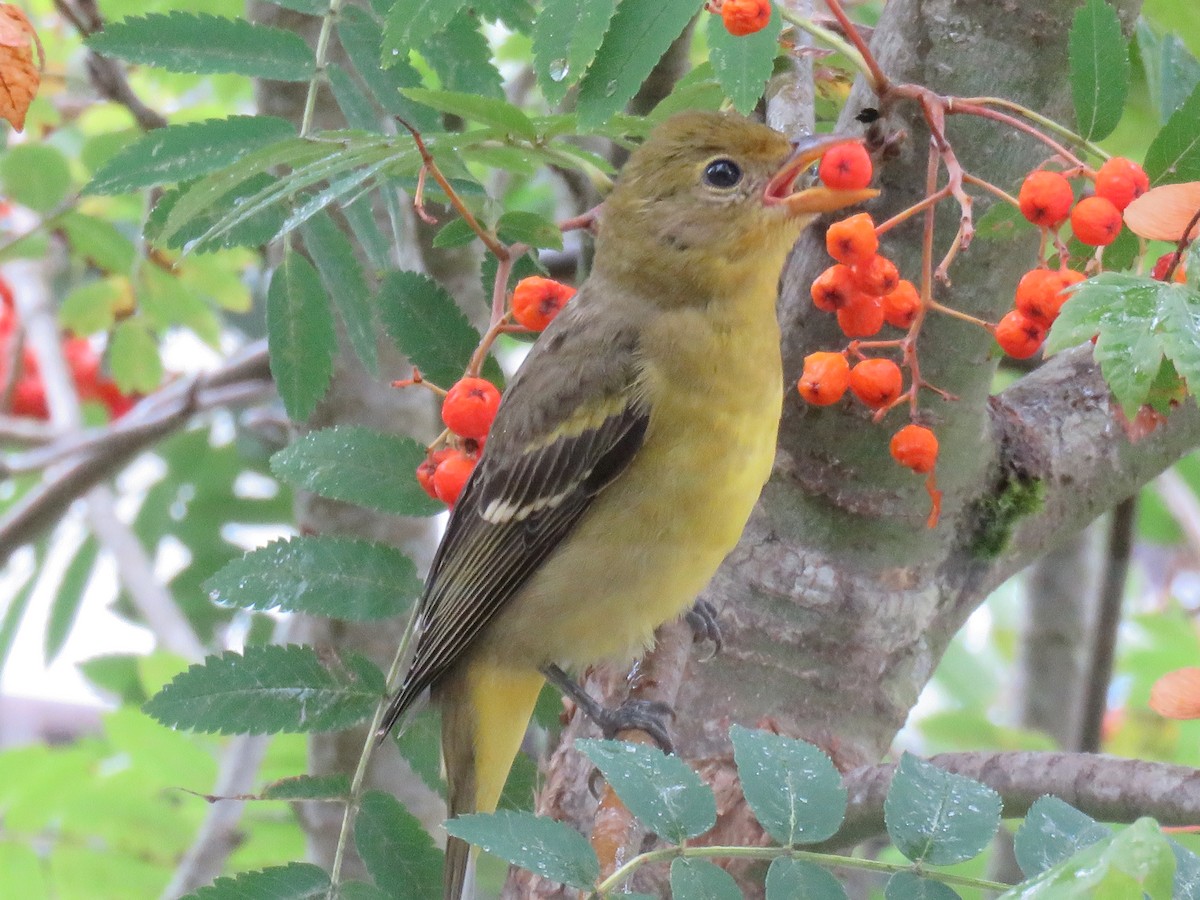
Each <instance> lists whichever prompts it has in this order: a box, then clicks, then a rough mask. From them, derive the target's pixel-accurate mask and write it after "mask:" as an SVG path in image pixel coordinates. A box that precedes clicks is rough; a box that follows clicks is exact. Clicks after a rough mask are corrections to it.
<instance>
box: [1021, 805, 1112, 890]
mask: <svg viewBox="0 0 1200 900" xmlns="http://www.w3.org/2000/svg"><path fill="white" fill-rule="evenodd" d="M1110 837H1112V831H1111V830H1110V829H1109V828H1107V827H1105V826H1104V825H1101V824H1100V823H1099V822H1097V821H1096V820H1095V819H1093V818H1092V817H1091V816H1089V815H1087V814H1086V813H1082V812H1080V811H1079V810H1077V809H1075V807H1073V806H1071V805H1070V804H1068V803H1065V802H1064V801H1062V800H1060V799H1058V798H1057V797H1051V796H1049V795H1047V796H1045V797H1039V798H1038V799H1037V800H1035V801H1034V803H1033V806H1031V807H1029V812H1027V813H1026V814H1025V821H1023V822H1022V823H1021V827H1020V828H1018V829H1017V833H1016V836H1015V837H1014V838H1013V854H1014V855H1015V856H1016V858H1017V865H1019V866H1020V867H1021V871H1022V872H1024V873H1025V877H1026V878H1032V877H1033V876H1034V875H1040V874H1041V873H1042V872H1045V871H1046V870H1047V869H1049V868H1051V867H1052V866H1056V865H1058V864H1059V863H1060V862H1062V861H1063V860H1064V859H1067V858H1068V857H1069V856H1071V854H1073V853H1075V852H1077V851H1079V850H1082V849H1083V848H1084V847H1090V846H1091V845H1092V844H1094V843H1096V842H1097V841H1102V840H1104V839H1106V838H1110Z"/></svg>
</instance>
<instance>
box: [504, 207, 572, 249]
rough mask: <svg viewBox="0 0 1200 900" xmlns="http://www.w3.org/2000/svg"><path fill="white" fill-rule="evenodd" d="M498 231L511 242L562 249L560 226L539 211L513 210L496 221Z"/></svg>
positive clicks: (505, 239)
mask: <svg viewBox="0 0 1200 900" xmlns="http://www.w3.org/2000/svg"><path fill="white" fill-rule="evenodd" d="M496 232H497V233H498V234H499V235H500V238H501V239H502V240H504V241H507V242H509V243H514V242H520V243H522V244H528V245H529V246H530V247H543V248H547V249H550V250H561V249H562V246H563V238H562V232H561V231H560V230H559V228H558V226H557V225H555V224H554V223H553V222H551V221H550V220H549V219H547V218H546V217H545V216H539V215H538V214H537V213H531V212H522V211H521V210H512V211H510V212H506V213H505V214H504V215H502V216H501V217H500V219H499V220H498V221H497V222H496Z"/></svg>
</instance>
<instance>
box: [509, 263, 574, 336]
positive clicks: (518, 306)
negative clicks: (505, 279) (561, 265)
mask: <svg viewBox="0 0 1200 900" xmlns="http://www.w3.org/2000/svg"><path fill="white" fill-rule="evenodd" d="M574 296H575V288H573V287H571V286H570V285H566V284H563V283H562V282H559V281H555V280H554V279H552V278H542V277H541V276H540V275H531V276H529V277H528V278H522V279H521V280H520V281H518V282H517V286H516V287H515V288H514V289H513V296H512V313H513V318H514V319H516V320H517V321H518V322H519V323H520V324H521V325H523V326H525V327H526V328H528V329H529V330H530V331H544V330H545V328H546V326H547V325H549V324H550V323H551V322H552V321H553V320H554V317H555V316H557V315H558V313H559V310H561V309H562V308H563V307H564V306H566V305H567V301H568V300H570V299H571V298H572V297H574Z"/></svg>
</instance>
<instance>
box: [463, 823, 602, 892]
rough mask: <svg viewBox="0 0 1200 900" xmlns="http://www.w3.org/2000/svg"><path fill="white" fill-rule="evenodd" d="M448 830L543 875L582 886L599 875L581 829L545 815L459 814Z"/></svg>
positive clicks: (583, 887)
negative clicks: (578, 829) (579, 830)
mask: <svg viewBox="0 0 1200 900" xmlns="http://www.w3.org/2000/svg"><path fill="white" fill-rule="evenodd" d="M446 831H447V832H449V833H450V834H452V835H454V836H455V837H458V838H462V839H463V840H464V841H467V842H468V843H471V844H475V845H476V846H479V847H482V848H483V849H484V850H486V851H487V852H488V853H492V854H495V855H496V856H499V857H500V858H501V859H503V860H507V861H508V862H509V863H511V864H512V865H514V866H520V867H521V868H522V869H528V870H529V871H531V872H534V873H536V874H538V875H540V876H542V877H543V878H548V879H549V880H551V881H556V882H558V883H559V884H565V885H568V886H570V887H576V888H580V889H581V890H583V889H588V888H591V887H592V886H593V885H594V884H595V882H596V879H597V878H599V877H600V862H599V860H597V859H596V853H595V851H593V850H592V848H591V845H590V844H588V842H587V838H585V837H584V836H583V835H582V834H580V833H579V832H578V831H575V830H574V829H573V828H571V827H569V826H567V825H564V824H563V823H562V822H556V821H555V820H554V819H549V818H546V817H545V816H535V815H533V813H527V812H518V811H516V810H501V811H500V812H497V813H490V814H482V813H481V814H476V815H469V816H459V817H458V818H455V819H449V820H447V822H446Z"/></svg>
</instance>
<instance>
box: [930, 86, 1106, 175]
mask: <svg viewBox="0 0 1200 900" xmlns="http://www.w3.org/2000/svg"><path fill="white" fill-rule="evenodd" d="M947 106H948V112H954V113H962V114H964V115H968V116H979V117H980V118H984V119H991V120H993V121H995V122H1002V123H1003V124H1005V125H1007V126H1009V127H1010V128H1015V129H1017V130H1018V131H1023V132H1025V133H1026V134H1028V135H1029V136H1030V137H1034V138H1037V139H1038V140H1039V141H1041V142H1042V143H1043V144H1045V145H1046V146H1047V147H1049V148H1050V149H1051V150H1053V151H1054V152H1055V153H1057V154H1058V155H1059V156H1061V157H1062V158H1063V159H1065V160H1066V161H1067V162H1069V163H1071V164H1072V165H1075V166H1079V167H1080V168H1081V169H1083V170H1084V171H1086V172H1090V173H1092V175H1095V172H1094V171H1093V170H1092V169H1090V168H1089V167H1088V165H1087V164H1086V163H1085V162H1084V161H1083V160H1081V159H1080V158H1079V157H1078V156H1076V155H1075V154H1074V153H1072V152H1071V151H1070V150H1068V149H1067V148H1066V147H1064V146H1063V145H1062V144H1060V143H1059V142H1058V141H1056V140H1054V138H1052V137H1050V136H1049V135H1046V134H1042V132H1040V131H1038V130H1037V129H1036V128H1034V127H1033V126H1032V125H1030V124H1029V123H1028V122H1022V121H1021V120H1020V119H1018V118H1017V117H1016V116H1010V115H1008V114H1007V113H1002V112H1000V111H999V110H995V109H990V108H989V107H987V106H983V105H982V104H979V103H971V102H970V101H966V100H950V101H949V102H948V103H947Z"/></svg>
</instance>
